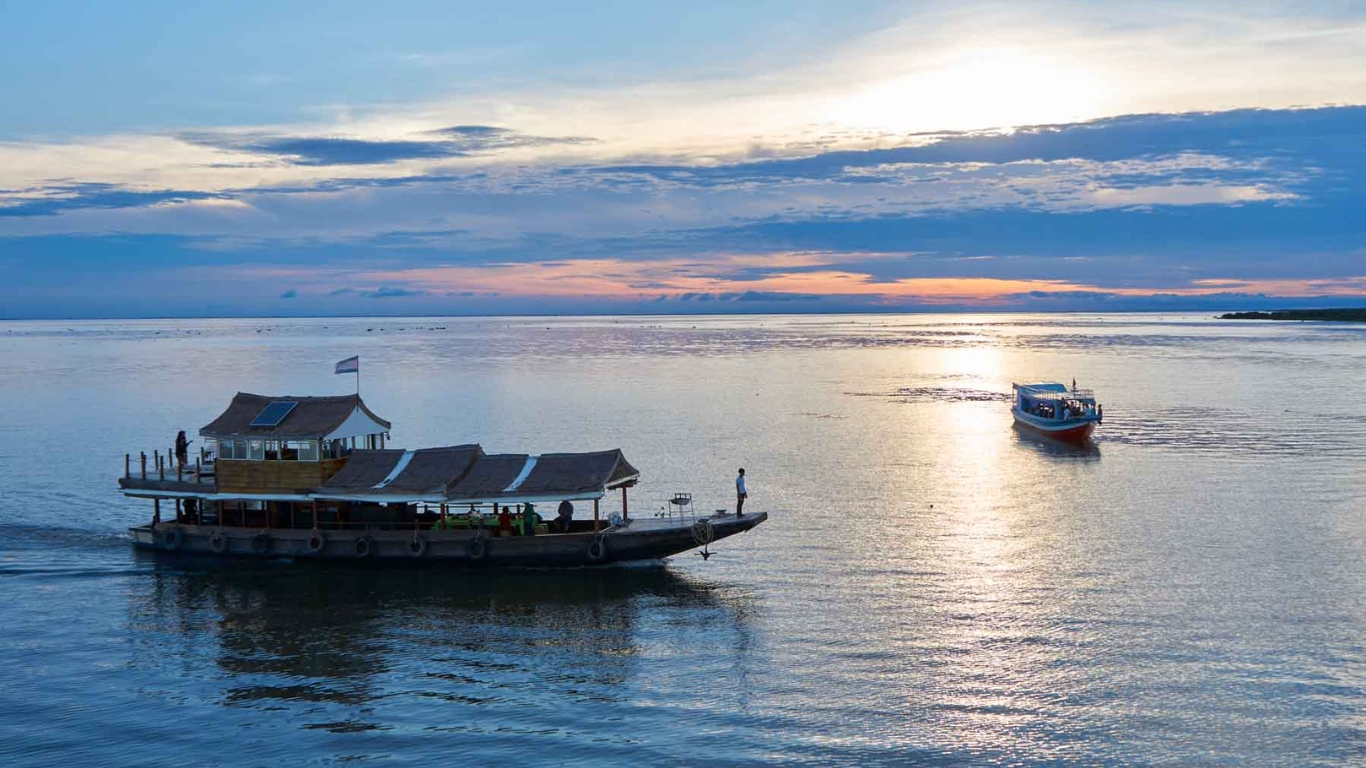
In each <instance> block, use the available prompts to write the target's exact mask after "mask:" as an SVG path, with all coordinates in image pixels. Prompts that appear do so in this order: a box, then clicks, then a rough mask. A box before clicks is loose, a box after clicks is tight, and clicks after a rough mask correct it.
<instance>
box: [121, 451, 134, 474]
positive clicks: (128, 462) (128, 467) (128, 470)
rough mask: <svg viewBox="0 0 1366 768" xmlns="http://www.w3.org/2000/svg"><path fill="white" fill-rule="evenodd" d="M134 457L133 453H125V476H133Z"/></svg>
mask: <svg viewBox="0 0 1366 768" xmlns="http://www.w3.org/2000/svg"><path fill="white" fill-rule="evenodd" d="M132 469H133V457H132V455H131V454H127V453H125V454H123V476H124V477H132V476H133V474H132Z"/></svg>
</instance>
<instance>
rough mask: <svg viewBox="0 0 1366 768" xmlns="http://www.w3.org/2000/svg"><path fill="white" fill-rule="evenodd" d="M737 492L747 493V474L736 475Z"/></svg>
mask: <svg viewBox="0 0 1366 768" xmlns="http://www.w3.org/2000/svg"><path fill="white" fill-rule="evenodd" d="M735 492H736V493H739V494H744V493H745V476H744V475H738V476H736V478H735Z"/></svg>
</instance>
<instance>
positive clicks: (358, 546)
mask: <svg viewBox="0 0 1366 768" xmlns="http://www.w3.org/2000/svg"><path fill="white" fill-rule="evenodd" d="M351 551H352V552H355V553H356V557H370V556H371V555H373V554H375V540H374V539H372V538H370V537H369V536H362V537H360V538H359V539H356V543H355V544H353V545H351Z"/></svg>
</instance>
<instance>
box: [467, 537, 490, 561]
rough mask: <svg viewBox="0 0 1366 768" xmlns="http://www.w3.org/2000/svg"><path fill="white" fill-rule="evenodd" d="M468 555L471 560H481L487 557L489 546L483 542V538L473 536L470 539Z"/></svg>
mask: <svg viewBox="0 0 1366 768" xmlns="http://www.w3.org/2000/svg"><path fill="white" fill-rule="evenodd" d="M469 555H470V559H471V560H483V559H484V558H486V557H488V556H489V544H488V542H487V541H484V537H483V536H475V537H474V538H473V539H470V543H469Z"/></svg>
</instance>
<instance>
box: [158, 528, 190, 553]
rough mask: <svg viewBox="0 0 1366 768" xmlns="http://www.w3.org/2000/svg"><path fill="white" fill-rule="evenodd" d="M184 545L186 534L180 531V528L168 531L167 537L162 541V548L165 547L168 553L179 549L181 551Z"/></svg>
mask: <svg viewBox="0 0 1366 768" xmlns="http://www.w3.org/2000/svg"><path fill="white" fill-rule="evenodd" d="M184 543H185V532H184V531H182V530H180V528H179V526H177V527H175V528H172V529H170V530H168V531H166V535H165V537H163V538H162V540H161V546H163V547H165V548H166V551H167V552H174V551H176V550H177V549H180V545H181V544H184Z"/></svg>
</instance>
